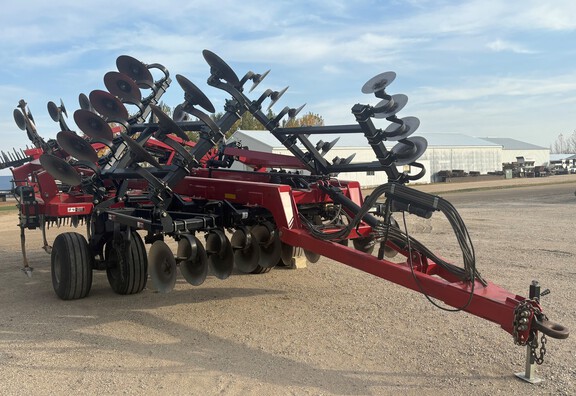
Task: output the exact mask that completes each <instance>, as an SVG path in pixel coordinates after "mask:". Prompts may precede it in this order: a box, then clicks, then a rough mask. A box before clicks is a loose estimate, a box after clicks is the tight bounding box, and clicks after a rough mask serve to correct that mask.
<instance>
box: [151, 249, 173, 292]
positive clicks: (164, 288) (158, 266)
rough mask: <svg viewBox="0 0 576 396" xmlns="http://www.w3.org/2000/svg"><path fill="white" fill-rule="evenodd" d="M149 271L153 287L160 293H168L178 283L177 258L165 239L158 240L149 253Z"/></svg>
mask: <svg viewBox="0 0 576 396" xmlns="http://www.w3.org/2000/svg"><path fill="white" fill-rule="evenodd" d="M148 273H149V274H150V280H151V281H152V287H153V288H154V289H155V290H157V291H158V292H160V293H168V292H170V291H172V289H174V286H175V285H176V259H174V255H173V254H172V251H171V250H170V248H169V247H168V245H167V244H166V242H164V241H156V242H154V243H153V244H152V246H151V247H150V252H149V253H148Z"/></svg>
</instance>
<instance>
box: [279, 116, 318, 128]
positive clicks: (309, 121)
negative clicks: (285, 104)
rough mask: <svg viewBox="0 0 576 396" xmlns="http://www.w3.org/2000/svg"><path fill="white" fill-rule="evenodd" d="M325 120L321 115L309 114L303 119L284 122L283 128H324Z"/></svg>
mask: <svg viewBox="0 0 576 396" xmlns="http://www.w3.org/2000/svg"><path fill="white" fill-rule="evenodd" d="M323 125H324V118H322V116H321V115H320V114H316V113H312V112H308V113H306V114H304V115H303V116H302V117H298V118H291V119H285V120H282V127H284V128H297V127H303V126H323Z"/></svg>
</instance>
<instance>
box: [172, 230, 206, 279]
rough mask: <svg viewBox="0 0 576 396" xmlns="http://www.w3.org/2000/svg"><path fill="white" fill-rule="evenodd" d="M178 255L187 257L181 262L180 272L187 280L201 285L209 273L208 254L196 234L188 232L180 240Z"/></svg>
mask: <svg viewBox="0 0 576 396" xmlns="http://www.w3.org/2000/svg"><path fill="white" fill-rule="evenodd" d="M176 255H177V256H178V257H186V258H185V259H184V260H183V261H181V262H180V273H181V274H182V276H183V277H184V279H186V282H188V283H190V284H191V285H194V286H199V285H201V284H202V283H204V281H205V280H206V276H207V275H208V256H207V255H206V250H205V249H204V246H203V245H202V243H201V242H200V241H199V240H198V238H196V237H195V236H194V235H190V234H187V235H185V236H184V237H183V238H182V239H180V241H178V253H177V254H176Z"/></svg>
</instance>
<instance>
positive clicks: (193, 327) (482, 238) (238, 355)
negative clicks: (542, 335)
mask: <svg viewBox="0 0 576 396" xmlns="http://www.w3.org/2000/svg"><path fill="white" fill-rule="evenodd" d="M515 190H516V191H517V192H518V193H517V194H515V195H512V196H500V195H499V193H497V192H491V193H489V194H488V195H480V194H479V195H477V196H471V195H469V194H472V193H460V194H457V195H455V196H454V202H455V205H456V207H457V208H458V209H459V211H460V213H461V215H462V217H463V219H464V220H465V222H466V224H467V226H468V229H469V231H470V234H471V236H472V239H473V241H474V246H475V249H476V255H477V263H478V267H479V269H480V270H481V272H482V274H483V275H484V277H486V278H487V279H489V280H490V281H492V282H494V283H496V284H499V285H501V286H503V287H505V288H506V289H508V290H510V291H512V292H514V293H517V294H520V295H526V294H527V293H528V286H529V284H530V282H531V281H532V280H533V279H537V280H539V281H540V282H541V284H542V285H543V286H544V287H548V288H550V289H551V290H552V293H551V294H550V295H549V296H547V297H545V298H544V300H543V305H544V307H545V309H546V313H547V314H548V316H549V317H550V318H551V319H552V320H554V321H557V322H560V323H562V324H564V325H566V326H568V327H570V328H572V329H576V314H575V312H574V301H575V300H576V290H575V288H574V284H575V283H576V264H575V263H576V247H575V245H574V232H573V229H574V221H573V219H574V214H575V212H576V201H575V199H574V198H575V197H574V195H573V193H574V191H573V190H574V187H573V186H572V187H569V186H565V187H558V190H555V191H549V190H550V189H546V191H545V192H542V191H540V189H538V188H536V187H532V188H530V189H515ZM507 193H510V192H507ZM538 194H548V195H546V197H542V198H541V199H536V198H535V197H538V196H539V195H538ZM568 196H570V197H568ZM466 197H468V198H466ZM552 198H554V199H552ZM560 198H562V199H560ZM458 202H460V204H459V203H458ZM409 224H410V225H413V233H414V236H416V237H417V238H418V239H419V240H421V241H422V242H424V243H426V244H427V245H429V246H430V247H431V248H433V249H434V250H436V249H438V250H439V251H440V252H441V253H442V254H444V255H446V256H448V257H450V256H455V257H456V259H458V251H457V248H456V247H455V243H456V242H455V240H454V238H453V236H452V235H451V233H450V230H449V226H448V224H447V222H446V221H445V220H444V219H443V218H442V217H441V216H440V215H438V216H436V215H435V216H433V217H432V219H429V220H421V219H415V220H414V221H412V220H410V221H409ZM69 230H71V229H68V228H60V229H58V228H56V229H50V230H49V235H48V236H49V239H50V240H51V241H52V240H53V239H54V237H55V236H56V235H57V234H58V233H59V232H63V231H69ZM18 231H19V229H18V227H17V215H16V212H13V211H2V212H0V257H2V265H1V266H0V298H1V299H2V317H1V319H0V383H1V384H2V394H35V395H42V394H45V395H52V394H72V393H82V394H160V393H162V394H183V395H184V394H185V395H189V394H217V393H221V394H262V395H271V394H283V395H284V394H297V395H302V394H311V395H316V394H337V395H364V394H368V395H383V394H409V395H437V394H447V393H454V394H480V395H488V394H490V395H492V394H495V393H500V394H503V395H510V394H522V395H541V394H565V395H573V394H576V352H575V351H576V345H575V344H576V343H575V341H574V339H575V337H574V335H572V336H571V338H569V339H567V340H564V341H557V340H550V341H549V342H548V344H547V347H548V352H547V354H546V362H545V364H544V365H543V366H541V367H539V368H538V375H539V376H541V377H542V378H543V379H544V382H543V383H542V384H540V385H536V386H533V385H529V384H526V383H523V382H521V381H519V380H517V379H516V378H515V377H514V372H518V371H523V369H524V367H523V363H524V358H525V349H524V348H521V347H517V346H515V345H514V344H513V341H512V337H511V336H510V335H509V334H507V333H505V332H504V331H503V330H501V329H500V328H499V327H498V326H497V325H495V324H492V323H489V322H486V321H485V320H482V319H480V318H477V317H474V316H472V315H469V314H466V313H447V312H442V311H440V310H438V309H436V308H434V307H433V306H432V305H431V304H430V303H429V302H428V301H427V300H426V299H425V298H424V297H423V296H422V295H421V294H418V293H415V292H412V291H409V290H407V289H404V288H402V287H400V286H398V285H395V284H392V283H389V282H386V281H384V280H381V279H379V278H376V277H373V276H371V275H368V274H365V273H362V272H360V271H357V270H355V269H353V268H350V267H347V266H345V265H342V264H339V263H336V262H334V261H332V260H328V259H321V260H320V261H319V262H318V263H317V264H314V265H309V266H308V268H306V269H301V270H287V269H281V268H279V269H274V270H273V271H271V272H270V273H268V274H264V275H239V274H234V275H233V276H232V277H230V278H229V279H227V280H224V281H221V280H218V279H216V278H214V277H211V276H210V277H209V278H208V279H207V281H206V282H205V283H204V284H203V285H202V286H199V287H193V286H190V285H189V284H187V283H186V282H185V281H184V280H183V279H182V278H181V277H179V279H178V282H177V285H176V289H175V290H174V291H173V292H172V293H170V294H165V295H163V294H157V293H154V292H152V291H150V290H148V289H146V290H144V291H143V292H142V293H140V294H138V295H133V296H119V295H116V294H114V293H113V292H112V290H111V289H110V287H109V286H108V283H107V280H106V275H105V274H103V273H96V274H95V277H94V284H93V287H92V291H91V293H90V295H89V296H88V297H87V298H85V299H82V300H77V301H61V300H59V299H58V298H57V297H56V296H55V294H54V292H53V290H52V285H51V278H50V258H49V256H48V255H47V254H46V253H45V252H44V251H43V250H42V249H41V248H40V246H41V235H40V232H39V231H37V230H36V231H31V232H29V233H28V243H27V245H28V249H29V250H28V252H29V259H30V262H31V265H32V266H33V267H34V268H35V269H34V274H33V277H32V278H30V279H28V278H27V277H26V276H25V275H24V274H23V273H22V272H21V271H20V266H21V256H20V246H19V245H20V242H19V232H18Z"/></svg>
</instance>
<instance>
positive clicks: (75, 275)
mask: <svg viewBox="0 0 576 396" xmlns="http://www.w3.org/2000/svg"><path fill="white" fill-rule="evenodd" d="M93 260H94V257H93V256H92V253H91V252H90V248H89V247H88V242H86V238H84V236H83V235H80V234H78V233H76V232H65V233H62V234H59V235H58V236H57V237H56V239H55V240H54V244H53V245H52V253H51V255H50V261H51V272H52V286H53V287H54V291H55V292H56V295H57V296H58V297H60V298H61V299H62V300H76V299H79V298H84V297H86V296H87V295H88V293H90V288H91V287H92V263H93Z"/></svg>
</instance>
